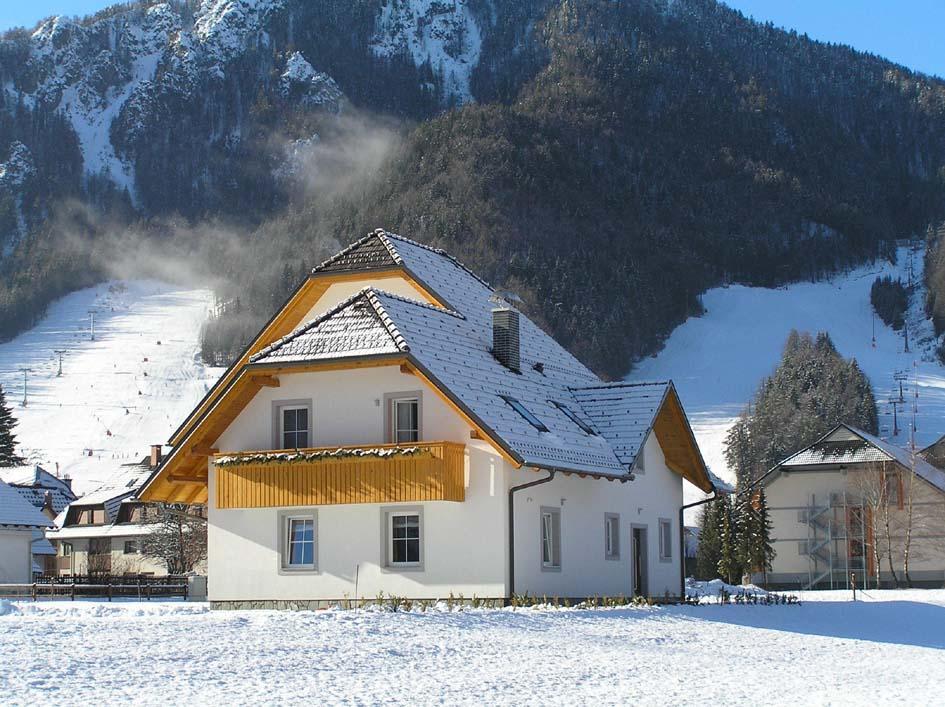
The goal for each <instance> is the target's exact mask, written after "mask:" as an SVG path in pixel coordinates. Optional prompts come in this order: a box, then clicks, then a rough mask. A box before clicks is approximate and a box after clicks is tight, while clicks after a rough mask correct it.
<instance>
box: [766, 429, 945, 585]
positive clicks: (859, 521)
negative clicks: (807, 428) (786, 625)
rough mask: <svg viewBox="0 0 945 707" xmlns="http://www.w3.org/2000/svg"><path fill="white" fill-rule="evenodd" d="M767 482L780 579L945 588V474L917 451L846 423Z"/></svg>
mask: <svg viewBox="0 0 945 707" xmlns="http://www.w3.org/2000/svg"><path fill="white" fill-rule="evenodd" d="M761 484H762V485H763V486H764V487H765V495H766V497H767V501H768V506H769V511H770V516H771V521H772V524H773V529H772V533H771V534H772V540H773V544H774V548H775V550H776V552H777V555H776V557H775V558H774V561H773V563H772V565H773V566H772V571H771V572H769V573H768V582H769V584H770V585H771V586H775V587H783V588H795V589H797V588H799V589H844V588H850V587H851V585H852V584H853V583H855V584H856V586H857V587H861V588H866V587H876V586H877V583H879V584H880V585H882V586H895V585H896V584H897V583H899V584H907V583H911V584H912V585H913V586H936V587H941V586H945V472H943V471H942V470H941V469H938V468H936V467H935V466H933V465H932V464H930V463H929V462H928V461H926V459H925V458H923V457H922V456H921V455H920V454H919V453H918V452H916V453H911V452H909V451H908V450H905V449H902V448H901V447H897V446H895V445H892V444H890V443H888V442H886V441H884V440H882V439H879V438H878V437H875V436H874V435H871V434H869V433H867V432H863V431H862V430H857V429H855V428H852V427H849V426H847V425H838V426H837V427H836V428H834V429H833V430H831V431H830V432H829V433H828V434H826V435H825V436H824V437H822V438H821V439H819V440H817V441H816V442H814V444H812V445H811V446H809V447H807V448H805V449H802V450H800V451H799V452H797V453H795V454H793V455H791V456H790V457H788V458H787V459H785V460H784V461H782V462H781V463H779V464H778V465H777V466H775V467H774V468H773V469H771V470H770V471H769V472H768V473H767V474H765V476H764V477H762V479H761ZM907 555H908V567H907V563H906V557H907Z"/></svg>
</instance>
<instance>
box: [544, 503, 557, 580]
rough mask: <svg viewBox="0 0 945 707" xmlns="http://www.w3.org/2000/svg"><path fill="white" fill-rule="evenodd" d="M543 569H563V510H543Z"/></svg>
mask: <svg viewBox="0 0 945 707" xmlns="http://www.w3.org/2000/svg"><path fill="white" fill-rule="evenodd" d="M541 569H542V570H543V571H553V570H560V569H561V509H560V508H544V507H543V508H542V509H541Z"/></svg>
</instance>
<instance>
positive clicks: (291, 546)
mask: <svg viewBox="0 0 945 707" xmlns="http://www.w3.org/2000/svg"><path fill="white" fill-rule="evenodd" d="M283 528H284V533H285V535H284V537H285V544H284V545H283V549H282V550H283V555H282V567H283V569H292V570H312V569H315V515H314V514H311V515H287V516H283Z"/></svg>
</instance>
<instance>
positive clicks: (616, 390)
mask: <svg viewBox="0 0 945 707" xmlns="http://www.w3.org/2000/svg"><path fill="white" fill-rule="evenodd" d="M671 386H672V383H670V382H669V381H660V382H654V383H600V384H598V385H590V386H585V387H582V388H572V392H573V394H574V397H575V398H576V399H577V401H578V402H579V403H580V404H581V409H582V410H584V414H585V415H587V417H588V418H589V419H590V421H591V422H592V423H593V425H594V427H595V428H596V429H597V430H598V431H599V432H600V433H601V434H602V435H603V436H604V438H605V439H606V440H607V441H608V442H610V446H611V447H612V448H613V450H614V453H615V454H616V455H617V458H618V459H619V460H620V461H621V462H622V463H623V464H625V465H627V466H632V465H633V463H634V462H635V461H636V458H637V455H638V454H639V453H640V449H642V448H643V443H644V442H646V438H647V436H648V435H649V434H650V430H652V429H653V423H654V422H655V421H656V414H657V413H658V412H659V411H660V408H661V407H662V405H663V401H664V400H665V398H666V395H667V393H668V392H669V389H670V387H671Z"/></svg>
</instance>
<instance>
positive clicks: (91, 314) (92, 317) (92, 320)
mask: <svg viewBox="0 0 945 707" xmlns="http://www.w3.org/2000/svg"><path fill="white" fill-rule="evenodd" d="M89 341H95V310H94V309H90V310H89Z"/></svg>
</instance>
